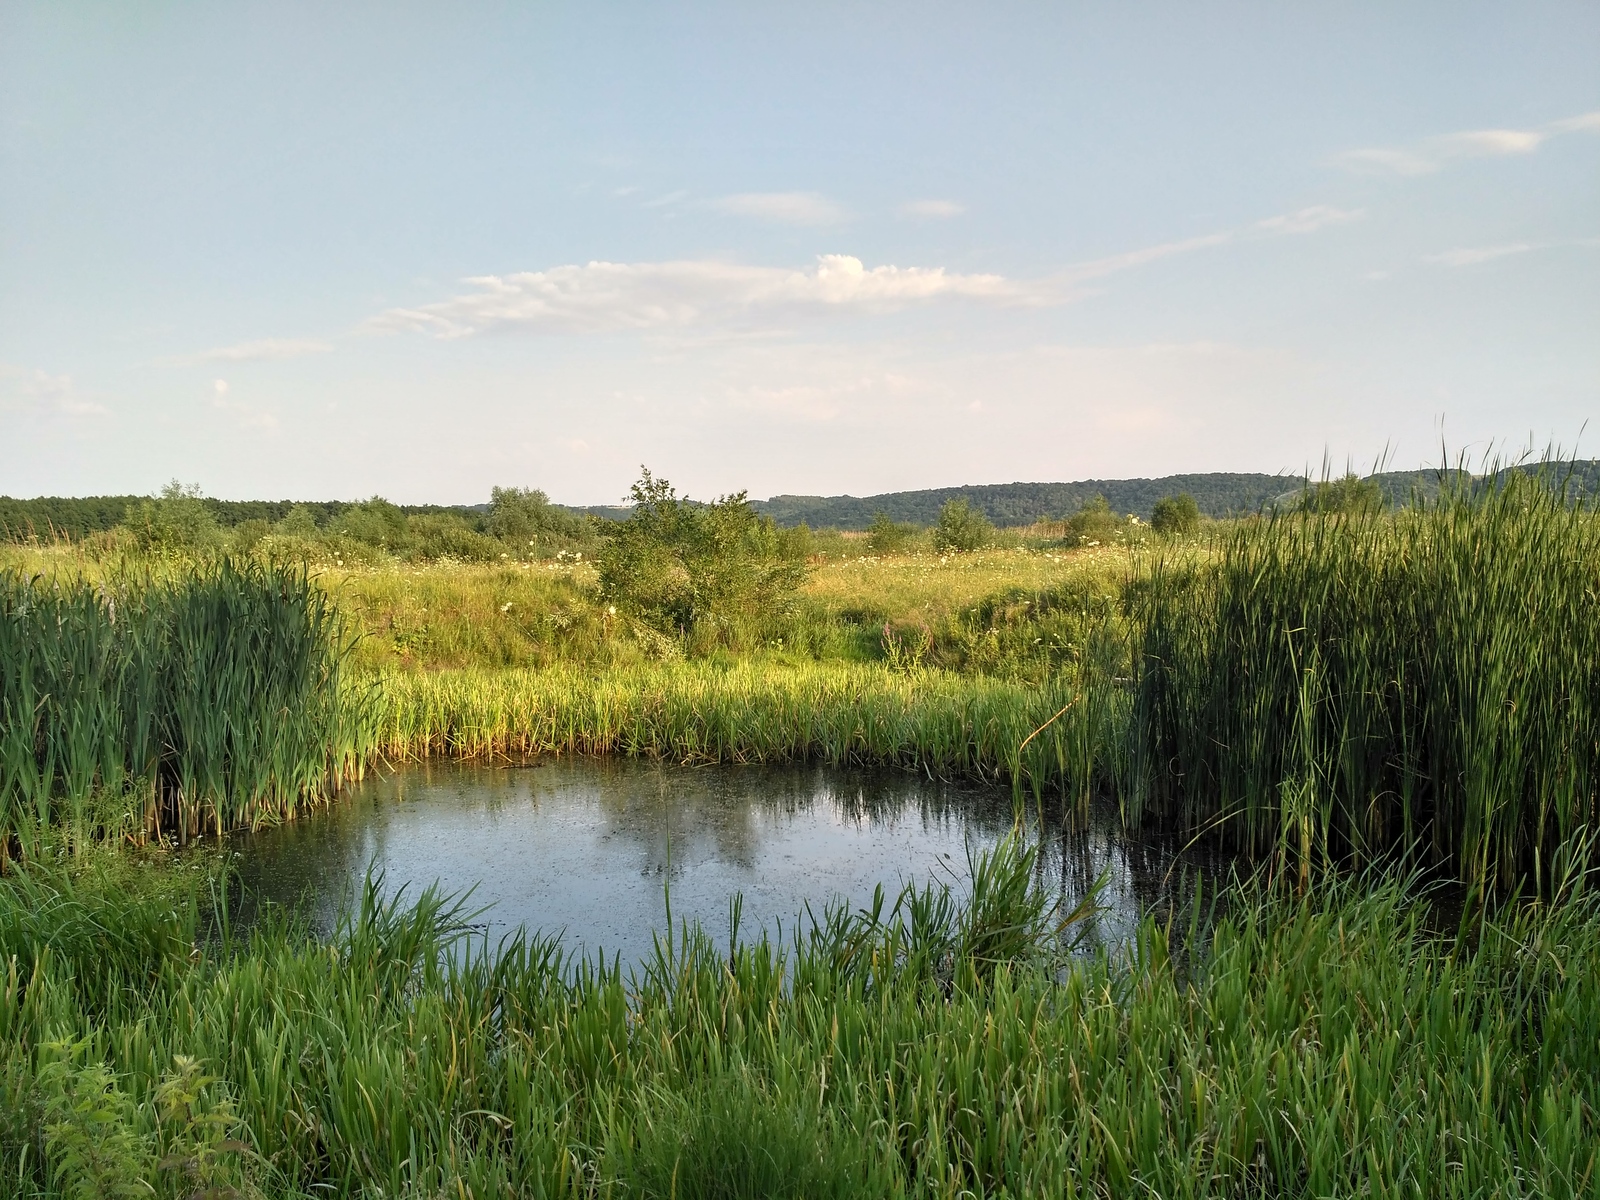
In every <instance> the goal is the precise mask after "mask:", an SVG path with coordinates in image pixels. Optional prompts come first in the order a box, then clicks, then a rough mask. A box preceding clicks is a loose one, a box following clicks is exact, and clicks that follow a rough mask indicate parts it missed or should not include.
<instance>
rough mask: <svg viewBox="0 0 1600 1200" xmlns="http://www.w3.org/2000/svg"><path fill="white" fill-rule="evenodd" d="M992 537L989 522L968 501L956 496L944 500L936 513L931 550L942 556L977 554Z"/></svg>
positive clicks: (992, 530) (991, 528) (992, 529)
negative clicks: (969, 552) (947, 554)
mask: <svg viewBox="0 0 1600 1200" xmlns="http://www.w3.org/2000/svg"><path fill="white" fill-rule="evenodd" d="M992 537H994V526H993V525H991V524H990V523H989V518H988V517H986V516H984V515H983V513H982V512H981V511H980V510H979V509H976V508H973V507H972V504H971V503H970V502H969V501H968V500H967V498H966V497H965V496H958V497H956V498H954V499H952V500H946V501H945V502H944V506H943V507H942V508H940V509H939V523H938V524H937V525H935V526H934V527H933V548H934V549H935V550H938V551H940V552H941V553H948V552H956V553H959V552H962V551H966V550H977V549H980V548H981V547H983V546H987V545H988V544H989V540H990V539H991V538H992Z"/></svg>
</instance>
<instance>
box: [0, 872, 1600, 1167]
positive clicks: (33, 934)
mask: <svg viewBox="0 0 1600 1200" xmlns="http://www.w3.org/2000/svg"><path fill="white" fill-rule="evenodd" d="M1030 865H1031V864H1030V862H1029V859H1028V856H1027V854H1026V853H1018V852H1016V850H1015V849H1010V850H1006V849H1003V850H1002V851H1001V852H1000V853H999V854H998V855H997V856H996V857H994V858H991V859H990V860H989V861H988V863H987V864H983V865H982V869H981V870H980V873H979V874H980V884H979V886H978V888H977V894H976V895H975V897H974V898H973V900H972V901H971V902H969V903H966V904H963V903H961V902H959V901H955V900H952V899H951V898H950V897H949V895H948V894H947V893H943V892H942V891H941V890H940V889H938V888H929V889H924V890H921V891H913V892H911V893H908V894H907V895H905V896H902V899H901V904H900V906H899V907H898V909H892V910H889V911H884V910H882V909H880V910H879V912H878V914H877V915H876V916H874V915H873V914H870V913H863V914H855V915H850V914H843V913H833V914H830V915H829V916H828V917H827V918H825V919H823V920H821V921H820V922H819V923H818V924H817V925H815V926H812V927H810V928H808V929H807V930H806V931H805V932H804V934H803V936H801V937H800V938H799V939H798V941H796V942H792V943H788V944H785V945H782V946H780V945H774V944H772V943H770V942H765V941H762V942H757V943H746V944H742V945H740V946H739V947H738V948H736V949H735V950H734V951H733V952H732V954H731V956H730V953H729V949H728V946H727V944H726V942H725V941H722V940H721V939H717V938H711V937H706V936H702V935H700V934H698V933H696V932H694V931H687V932H682V933H680V934H679V935H678V936H677V937H675V938H674V939H673V943H672V945H671V947H670V948H668V947H666V946H663V947H662V951H661V953H660V954H659V955H658V957H657V958H656V959H655V960H654V961H653V963H651V964H649V965H648V966H647V968H646V969H645V970H643V971H642V972H640V973H638V974H636V975H631V976H630V975H629V974H628V973H626V972H619V971H617V970H614V969H611V968H607V967H602V966H601V965H599V964H596V963H587V964H576V963H568V962H564V961H563V960H562V959H561V958H560V955H559V953H558V952H557V951H556V950H555V949H554V948H553V947H552V946H550V945H549V944H547V943H543V942H539V941H536V940H529V939H527V938H525V937H519V938H516V939H513V940H512V941H510V942H508V943H506V944H505V945H504V946H503V947H502V949H501V953H500V954H499V956H498V957H492V956H485V955H482V954H477V955H473V956H463V955H460V954H455V955H450V954H447V953H445V952H444V951H445V949H446V948H447V946H448V945H449V944H450V943H451V941H452V940H453V939H454V938H455V937H456V936H457V935H456V934H454V933H452V930H454V929H457V928H459V925H458V921H459V919H460V916H461V914H460V913H459V911H458V910H457V909H455V908H453V907H452V906H451V905H449V904H448V903H446V902H445V901H443V900H441V899H440V898H438V897H435V896H423V897H420V898H418V900H417V901H416V902H415V903H399V904H383V903H380V902H379V901H378V900H377V898H376V893H375V892H373V891H371V890H369V891H368V893H367V895H366V899H365V901H364V902H363V903H362V904H361V905H360V906H359V907H358V908H357V909H356V910H355V911H354V912H353V913H352V914H351V915H350V917H349V918H348V920H347V921H346V922H345V924H344V925H343V926H342V927H341V928H340V929H339V930H338V932H337V933H336V934H335V935H334V936H333V937H332V938H331V940H328V941H321V940H318V939H315V938H313V937H311V936H309V935H307V934H304V933H301V932H298V931H297V930H296V929H295V928H293V927H292V926H289V925H284V924H276V925H274V924H268V925H267V926H264V927H260V928H257V929H256V930H255V931H254V932H252V933H250V934H248V935H235V936H232V937H229V938H224V939H222V940H215V939H213V940H207V939H205V938H203V937H201V936H200V934H201V922H202V920H203V917H204V914H205V911H206V906H205V905H204V904H202V903H199V902H198V901H196V902H190V903H184V902H179V901H174V900H172V899H171V898H170V897H165V898H155V899H151V898H145V899H139V898H132V899H130V898H129V897H127V896H126V895H125V894H123V893H121V892H120V891H112V890H108V889H106V888H104V887H103V886H102V885H100V884H98V883H97V882H96V881H95V879H94V877H93V876H92V874H91V875H85V876H83V877H81V878H79V879H78V881H76V882H71V881H69V880H67V879H66V878H64V877H61V876H59V875H41V876H38V877H34V876H13V878H12V879H11V880H10V881H8V882H3V883H0V956H3V959H4V961H6V962H7V963H8V964H9V967H8V971H7V973H6V975H5V977H4V979H3V980H0V1093H3V1095H0V1179H3V1180H4V1181H5V1182H4V1184H3V1185H0V1187H3V1188H4V1189H5V1190H6V1192H7V1194H9V1195H16V1196H46V1195H48V1196H71V1195H99V1194H113V1193H112V1192H111V1191H109V1190H108V1189H109V1188H110V1187H111V1186H112V1185H123V1186H127V1187H128V1188H129V1194H132V1192H133V1191H134V1190H135V1188H136V1187H139V1185H142V1184H146V1183H147V1184H148V1185H149V1189H151V1190H144V1189H143V1188H142V1187H140V1189H139V1190H140V1191H141V1194H147V1195H148V1194H152V1190H153V1193H154V1194H156V1195H162V1196H177V1195H189V1194H192V1193H193V1192H194V1191H196V1190H203V1188H205V1187H217V1188H222V1187H227V1188H233V1189H236V1190H237V1192H238V1194H243V1195H269V1196H274V1197H278V1196H309V1195H316V1194H338V1195H353V1196H374V1197H376V1196H379V1195H382V1196H401V1195H407V1196H472V1197H483V1198H487V1197H498V1196H551V1195H562V1196H662V1197H666V1196H715V1197H746V1196H748V1197H757V1196H773V1195H776V1196H807V1197H823V1196H835V1195H836V1196H858V1195H883V1196H928V1197H934V1196H938V1197H946V1196H957V1195H976V1196H1036V1195H1060V1196H1078V1195H1082V1196H1110V1195H1150V1194H1153V1195H1160V1196H1217V1197H1237V1196H1257V1195H1262V1196H1283V1197H1300V1196H1306V1197H1312V1196H1318V1197H1320V1196H1372V1197H1389V1196H1394V1197H1401V1196H1404V1197H1413V1196H1423V1197H1435V1196H1437V1197H1447V1196H1449V1197H1453V1196H1464V1197H1465V1196H1472V1197H1490V1196H1495V1197H1534V1196H1538V1197H1566V1196H1593V1195H1595V1194H1596V1189H1597V1186H1600V1183H1597V1181H1600V1174H1597V1172H1600V1162H1597V1147H1600V1127H1597V1113H1600V1047H1597V1043H1596V1041H1595V1037H1594V1030H1595V1028H1596V1027H1600V973H1597V972H1595V971H1594V970H1592V969H1590V967H1589V964H1592V963H1593V962H1594V961H1596V955H1597V954H1600V910H1597V907H1596V904H1595V902H1594V898H1593V896H1592V895H1590V894H1588V893H1585V892H1583V891H1582V890H1581V888H1578V887H1576V886H1575V887H1574V890H1572V891H1570V892H1569V893H1568V894H1566V895H1564V896H1563V897H1562V898H1561V902H1560V903H1555V904H1518V905H1514V906H1510V907H1507V908H1504V909H1502V910H1501V911H1499V912H1498V913H1497V914H1494V915H1491V916H1489V917H1487V918H1485V919H1484V920H1482V921H1481V922H1477V921H1474V922H1469V923H1468V924H1467V925H1466V926H1465V927H1464V928H1463V929H1462V931H1461V932H1459V933H1455V934H1452V933H1444V934H1439V933H1434V932H1430V931H1429V928H1428V926H1429V919H1428V915H1427V914H1428V905H1427V901H1426V899H1425V898H1424V897H1422V896H1419V895H1418V894H1417V893H1416V892H1415V891H1414V890H1412V889H1411V888H1410V887H1408V885H1406V884H1404V883H1403V882H1393V881H1391V882H1376V883H1375V882H1373V881H1370V880H1360V881H1356V882H1353V883H1352V882H1348V881H1346V882H1340V881H1338V880H1329V881H1326V882H1325V883H1324V885H1323V886H1321V887H1319V888H1316V889H1313V890H1312V892H1311V893H1309V894H1308V895H1306V896H1304V897H1302V898H1299V899H1296V898H1294V897H1293V896H1290V895H1286V894H1284V893H1283V892H1282V891H1281V890H1279V891H1278V892H1276V893H1268V892H1263V891H1260V890H1256V889H1252V888H1250V887H1245V888H1244V889H1242V890H1241V891H1240V892H1238V893H1237V894H1233V895H1231V896H1230V897H1229V902H1228V904H1227V905H1226V906H1225V908H1224V913H1225V915H1224V916H1223V917H1222V919H1220V920H1219V921H1218V922H1217V923H1216V924H1215V925H1214V926H1213V927H1211V928H1210V932H1209V935H1208V934H1206V933H1204V932H1203V930H1204V929H1205V926H1204V924H1203V923H1199V922H1197V923H1194V924H1193V930H1192V931H1191V933H1190V934H1189V935H1188V936H1189V937H1190V938H1191V939H1192V940H1191V945H1190V952H1189V953H1188V954H1187V955H1185V956H1178V955H1175V954H1174V953H1173V952H1172V949H1171V942H1170V940H1169V935H1168V933H1167V932H1166V931H1164V930H1163V929H1161V928H1159V927H1157V926H1156V925H1154V924H1152V923H1150V922H1146V923H1145V924H1144V925H1143V926H1142V927H1141V928H1140V930H1139V932H1138V935H1137V937H1136V939H1135V942H1134V943H1133V945H1132V946H1131V947H1130V948H1129V949H1128V951H1127V952H1126V953H1122V954H1110V955H1108V954H1105V953H1101V954H1098V955H1096V956H1093V957H1091V958H1089V959H1085V960H1078V961H1076V962H1075V963H1073V964H1070V965H1067V966H1065V967H1061V966H1060V965H1058V964H1056V963H1055V961H1054V960H1053V959H1051V958H1049V957H1041V955H1042V953H1043V952H1042V950H1041V947H1043V946H1047V945H1049V944H1050V938H1049V936H1048V930H1049V929H1050V927H1051V921H1050V915H1049V913H1048V912H1047V910H1046V909H1045V907H1044V906H1043V905H1042V903H1039V902H1037V900H1035V899H1030V886H1029V879H1030V874H1029V870H1030ZM1577 882H1581V879H1579V880H1577ZM196 946H198V947H199V948H198V950H196V949H194V947H196ZM1180 959H1181V961H1186V962H1188V963H1189V964H1190V966H1189V967H1188V968H1180V967H1179V966H1177V965H1176V963H1177V962H1178V961H1180ZM163 1164H165V1166H163ZM97 1189H98V1190H97ZM215 1194H228V1193H226V1192H219V1193H215Z"/></svg>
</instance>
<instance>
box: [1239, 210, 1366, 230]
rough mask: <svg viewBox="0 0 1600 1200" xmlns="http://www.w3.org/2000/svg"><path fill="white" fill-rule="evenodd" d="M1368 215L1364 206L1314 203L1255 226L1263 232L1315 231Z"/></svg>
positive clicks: (1257, 223)
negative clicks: (1347, 206) (1337, 206)
mask: <svg viewBox="0 0 1600 1200" xmlns="http://www.w3.org/2000/svg"><path fill="white" fill-rule="evenodd" d="M1364 216H1366V209H1363V208H1333V207H1331V206H1329V205H1327V204H1313V205H1312V206H1311V207H1310V208H1302V209H1301V210H1300V211H1299V212H1292V213H1283V214H1282V215H1280V216H1276V217H1268V218H1266V220H1264V221H1257V222H1256V223H1255V228H1256V229H1258V230H1260V231H1261V232H1262V233H1315V232H1316V231H1317V230H1319V229H1326V228H1327V227H1328V226H1330V225H1348V224H1349V223H1350V222H1351V221H1359V220H1360V219H1361V218H1362V217H1364Z"/></svg>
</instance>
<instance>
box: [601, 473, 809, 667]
mask: <svg viewBox="0 0 1600 1200" xmlns="http://www.w3.org/2000/svg"><path fill="white" fill-rule="evenodd" d="M631 494H632V498H633V513H632V515H631V516H630V517H629V518H628V519H627V520H626V521H622V522H619V523H617V524H614V525H612V526H610V527H609V528H607V529H606V530H605V532H604V537H605V542H604V545H603V546H602V548H601V552H600V558H599V589H600V598H601V599H602V601H604V602H606V603H607V604H609V605H615V606H616V607H617V608H618V609H619V610H621V611H622V612H623V613H624V614H625V615H627V616H630V617H632V618H634V619H636V620H639V621H642V622H643V623H644V624H645V625H647V626H649V627H650V628H652V629H654V630H656V631H657V632H658V633H662V634H666V635H668V636H678V637H690V638H691V639H692V640H694V641H696V642H699V643H702V644H705V643H709V644H717V643H719V642H725V641H727V640H728V639H729V638H730V637H737V636H738V634H739V633H740V632H742V631H744V630H746V629H748V628H750V627H751V626H753V625H756V624H758V623H760V621H761V620H763V619H764V618H767V617H769V616H771V615H772V614H773V613H774V611H777V610H781V609H782V608H783V606H784V605H785V604H786V603H787V601H788V599H789V597H790V595H791V594H792V593H793V592H794V590H795V588H797V587H798V586H799V585H800V582H801V580H802V579H804V577H805V560H804V558H803V557H801V556H800V555H799V554H798V553H797V551H798V550H799V549H800V547H798V546H797V545H796V544H795V542H794V540H793V539H792V538H786V537H785V536H784V535H783V534H781V533H780V531H779V530H778V528H777V526H775V525H774V524H773V523H772V522H771V521H770V520H768V519H766V518H763V517H758V516H756V514H755V512H754V511H753V510H752V509H751V507H750V505H749V502H748V501H747V500H746V499H745V494H744V493H743V492H738V493H735V494H734V495H731V496H724V497H722V498H721V499H718V500H716V501H713V502H712V503H710V504H697V503H695V502H693V501H691V500H689V499H687V498H680V497H679V496H678V495H677V493H676V492H675V491H674V490H673V488H672V486H671V484H669V483H668V482H667V481H666V480H664V479H656V478H654V477H653V476H652V475H651V474H650V472H649V471H648V470H646V471H644V473H643V474H642V475H641V477H640V479H639V482H637V483H635V484H634V485H633V488H632V493H631Z"/></svg>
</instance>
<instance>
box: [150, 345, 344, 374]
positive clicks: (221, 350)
mask: <svg viewBox="0 0 1600 1200" xmlns="http://www.w3.org/2000/svg"><path fill="white" fill-rule="evenodd" d="M332 350H333V347H332V345H330V344H329V343H327V342H323V341H318V340H317V339H316V338H258V339H257V340H256V341H253V342H240V343H239V344H238V345H236V346H219V347H217V348H216V349H214V350H201V351H199V352H197V353H195V354H178V355H174V356H172V357H170V358H163V359H161V360H160V362H161V365H162V366H168V367H194V366H199V365H200V364H201V363H208V362H251V361H255V360H258V359H270V358H299V357H300V356H302V355H305V354H328V353H330V352H331V351H332Z"/></svg>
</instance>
